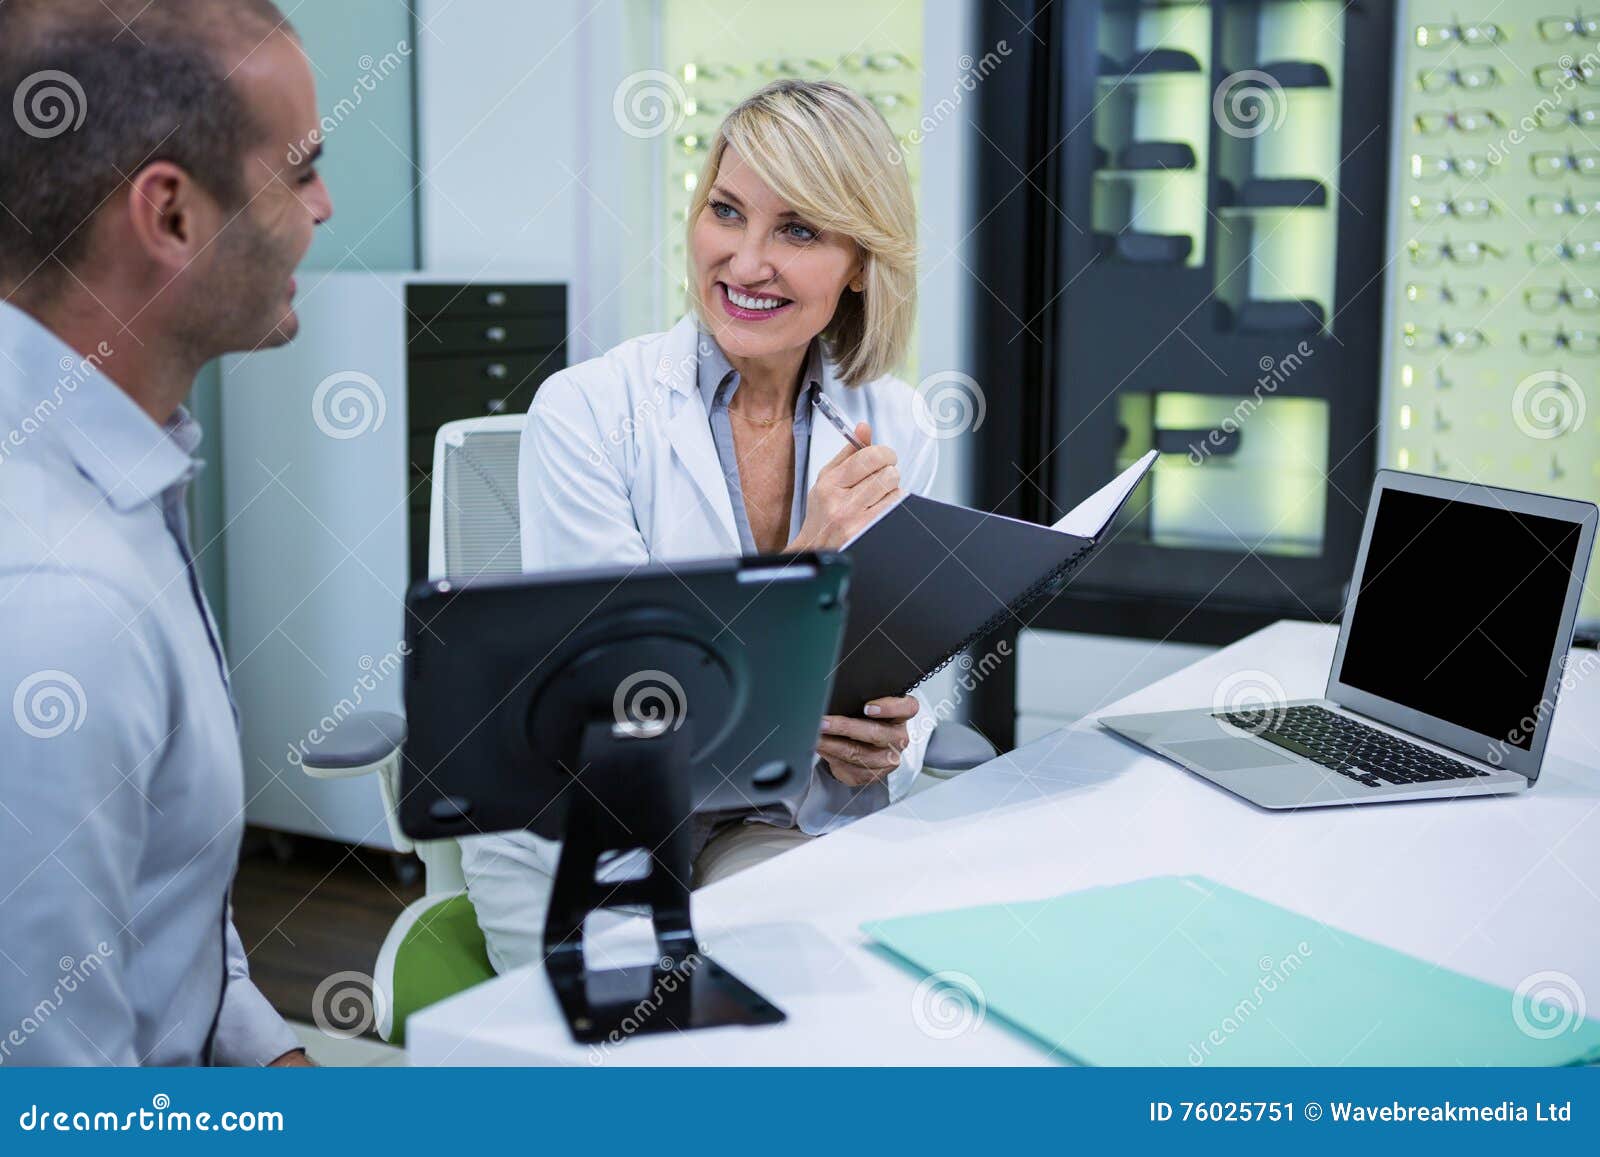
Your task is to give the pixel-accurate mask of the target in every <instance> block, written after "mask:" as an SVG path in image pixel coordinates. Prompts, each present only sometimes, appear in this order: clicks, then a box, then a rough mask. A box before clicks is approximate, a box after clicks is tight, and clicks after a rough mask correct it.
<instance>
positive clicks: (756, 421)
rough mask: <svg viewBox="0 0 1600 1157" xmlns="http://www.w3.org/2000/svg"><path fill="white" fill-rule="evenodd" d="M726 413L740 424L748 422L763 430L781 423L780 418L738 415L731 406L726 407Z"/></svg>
mask: <svg viewBox="0 0 1600 1157" xmlns="http://www.w3.org/2000/svg"><path fill="white" fill-rule="evenodd" d="M728 413H729V414H731V415H733V416H734V417H735V418H738V419H739V421H741V422H748V423H750V425H752V426H760V427H761V428H762V429H764V430H767V429H771V428H772V427H773V426H776V425H777V424H778V423H779V422H781V421H783V419H782V418H751V417H747V416H746V415H744V414H741V413H739V411H738V410H735V409H734V408H733V407H732V406H729V407H728Z"/></svg>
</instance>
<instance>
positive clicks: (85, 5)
mask: <svg viewBox="0 0 1600 1157" xmlns="http://www.w3.org/2000/svg"><path fill="white" fill-rule="evenodd" d="M316 139H317V110H316V94H315V89H314V86H313V82H312V78H311V73H310V70H309V67H308V65H307V61H306V59H305V56H304V53H303V52H302V50H301V48H300V45H299V42H298V40H297V39H296V37H295V35H294V33H293V31H292V30H291V29H290V28H289V27H288V25H287V24H285V23H284V20H283V17H282V14H281V13H280V12H279V11H278V9H277V8H276V7H274V6H273V4H271V3H270V2H268V0H0V1064H8V1063H10V1064H91V1065H100V1064H117V1065H135V1064H150V1065H156V1064H165V1065H171V1064H178V1065H195V1064H237V1065H265V1064H305V1063H309V1062H308V1061H307V1060H306V1058H305V1054H304V1053H303V1052H302V1051H300V1050H299V1048H298V1043H297V1040H296V1038H295V1035H294V1033H293V1031H292V1030H291V1029H290V1028H289V1026H288V1025H287V1024H285V1023H284V1021H283V1019H282V1018H281V1017H280V1016H278V1014H277V1013H276V1012H275V1011H274V1010H273V1009H272V1007H271V1006H270V1005H269V1004H268V1003H267V1001H266V999H265V998H264V997H263V996H262V995H261V994H260V993H259V992H258V991H257V990H256V988H255V987H254V986H253V985H252V984H251V982H250V978H249V972H248V968H247V965H246V961H245V953H244V949H243V946H242V944H241V943H240V941H239V937H238V935H237V933H236V932H235V931H234V929H233V923H232V919H231V913H230V910H229V903H228V896H229V887H230V884H231V881H232V878H233V874H234V869H235V867H236V864H237V860H238V853H239V842H240V838H241V834H242V831H243V823H244V819H243V817H244V803H245V801H244V779H243V768H242V765H241V757H240V752H239V744H238V733H237V723H236V719H235V714H234V707H233V703H232V698H231V694H230V691H229V687H228V676H227V666H226V663H225V661H224V658H223V654H222V649H221V645H220V642H219V639H218V636H217V630H216V625H215V623H214V622H213V621H212V619H211V616H210V613H209V611H208V609H207V607H206V604H205V599H204V597H203V595H202V594H201V590H200V584H199V578H198V575H197V572H196V570H195V565H194V555H193V552H192V550H191V547H190V543H189V535H188V524H187V518H186V514H185V496H186V492H187V487H188V484H189V482H190V480H191V479H192V478H193V476H194V474H195V471H196V470H197V469H198V468H199V466H200V463H199V462H198V461H197V460H196V459H195V458H194V452H195V449H196V447H197V445H198V443H199V441H200V431H199V429H198V428H197V427H196V425H195V423H194V422H193V420H192V419H190V417H189V415H188V414H187V412H186V411H185V410H184V409H183V408H182V405H181V403H182V401H183V399H184V398H185V396H186V395H187V394H188V393H189V390H190V387H191V385H192V384H193V381H194V378H195V375H196V373H197V372H198V371H199V369H200V368H201V366H202V365H204V364H205V363H206V362H208V361H210V360H211V359H213V358H215V357H217V356H218V355H220V354H222V353H225V352H228V351H231V350H249V349H257V348H261V347H265V346H273V345H281V344H283V343H284V342H287V341H289V340H291V339H292V338H293V337H294V335H295V332H296V329H297V328H298V324H299V323H298V319H297V318H296V316H295V313H294V308H293V304H292V299H293V294H294V280H293V273H294V270H295V267H296V266H297V265H298V264H299V262H300V260H301V258H302V257H303V256H304V255H305V253H306V251H307V249H308V248H309V247H310V244H311V238H312V233H313V231H314V229H315V228H316V226H317V225H318V224H320V223H321V222H323V221H325V220H327V218H328V217H329V215H330V214H331V212H332V205H331V203H330V201H329V198H328V193H327V190H326V189H325V188H324V187H323V184H322V181H321V179H320V178H319V177H318V175H317V172H316V169H315V167H314V162H315V160H316V154H317V152H318V151H319V150H317V149H315V148H312V147H311V146H312V145H313V144H314V142H315V141H316ZM291 158H293V160H291Z"/></svg>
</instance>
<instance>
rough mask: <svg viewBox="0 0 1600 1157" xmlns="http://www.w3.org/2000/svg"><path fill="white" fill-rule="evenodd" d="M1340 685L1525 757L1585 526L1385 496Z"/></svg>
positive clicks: (1491, 508) (1379, 495) (1388, 492)
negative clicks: (1497, 741) (1493, 740)
mask: <svg viewBox="0 0 1600 1157" xmlns="http://www.w3.org/2000/svg"><path fill="white" fill-rule="evenodd" d="M1374 501H1377V502H1379V504H1380V505H1379V507H1378V511H1377V515H1376V520H1375V521H1374V523H1373V527H1372V540H1371V543H1370V545H1369V546H1368V548H1367V560H1366V567H1365V569H1364V571H1363V573H1362V576H1361V590H1360V593H1359V595H1358V597H1357V599H1356V604H1355V611H1354V617H1353V619H1352V620H1351V623H1350V635H1349V638H1348V640H1347V641H1346V643H1345V652H1344V665H1343V667H1342V669H1341V670H1340V673H1339V678H1340V681H1341V682H1343V683H1345V684H1348V685H1349V686H1351V687H1355V688H1357V689H1358V690H1361V691H1366V692H1368V693H1370V694H1372V695H1377V696H1379V697H1381V698H1384V699H1388V700H1390V701H1391V702H1394V703H1398V704H1400V705H1401V706H1403V707H1409V708H1411V709H1412V710H1414V711H1420V712H1422V713H1424V714H1426V715H1431V716H1433V717H1434V718H1436V719H1442V720H1444V721H1446V722H1448V723H1453V724H1455V725H1456V726H1458V727H1464V728H1466V729H1468V730H1469V731H1475V732H1477V733H1478V734H1480V735H1488V736H1492V737H1494V738H1496V739H1503V740H1506V741H1507V742H1509V743H1511V744H1513V745H1514V746H1517V747H1520V748H1522V749H1523V750H1528V749H1529V748H1530V747H1531V745H1532V742H1533V735H1532V731H1531V729H1527V728H1526V724H1525V723H1524V722H1523V721H1524V719H1525V717H1528V716H1531V715H1533V714H1534V713H1535V712H1536V710H1537V708H1538V705H1539V700H1540V698H1541V697H1542V696H1543V695H1544V691H1545V677H1546V675H1547V674H1548V669H1549V664H1550V653H1551V651H1552V649H1553V648H1554V646H1555V642H1556V635H1557V632H1558V631H1559V630H1560V629H1561V612H1562V607H1563V604H1564V603H1565V601H1566V597H1567V585H1568V583H1569V581H1570V580H1571V576H1572V568H1573V564H1574V562H1575V560H1576V556H1577V550H1578V541H1579V537H1580V533H1581V530H1582V528H1581V527H1580V526H1579V525H1578V524H1577V523H1573V522H1565V521H1562V520H1560V519H1554V518H1543V517H1539V516H1537V515H1531V514H1519V513H1516V512H1513V511H1509V510H1506V509H1505V508H1504V507H1501V506H1496V505H1478V504H1476V503H1472V502H1465V501H1460V500H1450V499H1444V498H1436V497H1433V496H1431V495H1425V494H1412V493H1409V492H1407V491H1403V490H1394V489H1383V490H1379V491H1377V492H1376V493H1375V494H1374Z"/></svg>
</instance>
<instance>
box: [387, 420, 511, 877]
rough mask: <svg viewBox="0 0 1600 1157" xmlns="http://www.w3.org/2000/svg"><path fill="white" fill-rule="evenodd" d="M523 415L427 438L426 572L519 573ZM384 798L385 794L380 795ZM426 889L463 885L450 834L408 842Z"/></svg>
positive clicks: (466, 423)
mask: <svg viewBox="0 0 1600 1157" xmlns="http://www.w3.org/2000/svg"><path fill="white" fill-rule="evenodd" d="M525 421H526V415H523V414H497V415H495V416H493V417H487V418H464V419H462V420H461V421H458V422H446V423H445V424H444V425H443V426H440V427H439V432H438V433H437V434H435V435H434V438H433V491H432V494H431V496H430V504H429V513H428V577H429V578H430V579H441V578H463V579H465V578H476V577H478V576H480V575H492V574H521V573H522V527H521V524H520V522H519V520H518V503H517V456H518V454H519V453H520V451H521V447H522V427H523V424H524V422H525ZM384 802H385V804H391V800H389V799H388V798H387V797H386V798H385V801H384ZM416 851H417V855H418V856H419V857H420V858H421V860H422V863H423V871H424V873H425V880H426V885H427V890H428V892H429V893H430V894H437V893H441V892H453V891H457V890H459V889H461V888H464V887H466V881H465V878H464V877H463V876H462V873H461V846H460V844H458V843H457V842H456V841H455V840H450V839H445V840H424V841H421V842H419V843H418V844H417V845H416Z"/></svg>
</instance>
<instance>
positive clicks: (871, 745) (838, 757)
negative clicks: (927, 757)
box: [817, 695, 921, 787]
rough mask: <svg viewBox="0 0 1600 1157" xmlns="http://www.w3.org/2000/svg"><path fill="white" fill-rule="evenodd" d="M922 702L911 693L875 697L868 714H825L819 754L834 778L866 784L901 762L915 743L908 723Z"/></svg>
mask: <svg viewBox="0 0 1600 1157" xmlns="http://www.w3.org/2000/svg"><path fill="white" fill-rule="evenodd" d="M920 706H921V704H920V703H918V702H917V700H916V699H914V698H912V697H911V696H910V695H898V696H889V697H887V698H884V699H874V700H873V701H872V702H870V703H868V704H867V706H866V714H867V717H866V718H863V719H854V718H851V717H850V716H848V715H824V716H823V717H822V740H821V742H819V743H818V744H817V754H818V755H820V756H822V758H823V760H824V762H826V763H827V765H828V771H829V772H830V773H832V775H833V778H834V779H836V780H838V781H839V782H840V783H842V784H845V785H846V786H849V787H865V786H867V785H868V784H870V783H875V782H877V781H878V780H880V779H883V778H884V777H885V776H887V775H888V774H889V773H890V772H891V771H893V770H894V769H895V768H897V767H899V766H900V753H901V752H902V751H904V750H905V749H906V748H907V747H908V746H909V745H910V743H911V736H910V732H909V730H908V728H907V726H906V725H907V724H908V723H910V721H911V720H912V719H913V718H914V717H915V716H916V714H917V710H918V708H919V707H920Z"/></svg>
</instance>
